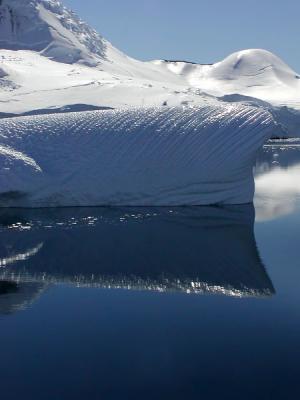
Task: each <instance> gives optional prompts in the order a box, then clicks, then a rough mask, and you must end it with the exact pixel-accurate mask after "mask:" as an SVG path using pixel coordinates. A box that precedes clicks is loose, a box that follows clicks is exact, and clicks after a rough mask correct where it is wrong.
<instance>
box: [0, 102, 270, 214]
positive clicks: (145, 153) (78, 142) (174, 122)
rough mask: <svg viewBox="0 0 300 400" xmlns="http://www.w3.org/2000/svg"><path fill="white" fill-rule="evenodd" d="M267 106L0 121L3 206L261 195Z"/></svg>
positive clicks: (232, 199) (229, 199)
mask: <svg viewBox="0 0 300 400" xmlns="http://www.w3.org/2000/svg"><path fill="white" fill-rule="evenodd" d="M275 129H277V128H276V124H275V122H274V121H273V118H272V116H271V114H270V113H269V112H267V111H265V110H264V109H261V108H254V107H247V106H243V105H236V104H226V103H225V104H224V105H220V104H217V105H216V104H213V103H212V104H210V105H207V106H205V107H199V108H167V107H161V108H151V109H145V108H142V109H133V110H132V109H131V110H120V111H114V110H112V111H94V112H84V113H71V114H61V115H48V116H38V117H37V116H36V117H24V118H14V119H6V120H2V121H1V122H0V171H1V174H0V205H1V206H29V207H37V206H71V205H81V206H87V205H185V204H189V205H197V204H199V205H200V204H213V203H247V202H250V201H252V199H253V194H254V183H253V174H252V166H253V164H254V159H255V156H256V152H257V150H258V149H260V148H261V146H262V145H263V143H264V141H265V140H266V139H268V138H269V137H270V136H271V134H273V133H274V130H275Z"/></svg>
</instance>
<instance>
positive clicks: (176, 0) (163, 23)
mask: <svg viewBox="0 0 300 400" xmlns="http://www.w3.org/2000/svg"><path fill="white" fill-rule="evenodd" d="M62 2H63V3H64V4H65V5H66V6H68V7H70V8H72V9H73V10H74V11H75V12H76V13H77V14H79V16H80V17H81V18H82V19H84V20H85V21H87V22H88V23H89V24H90V25H92V26H93V27H94V28H95V29H96V30H97V31H99V33H101V34H102V35H103V36H104V37H105V38H106V39H108V40H109V41H110V42H112V44H113V45H114V46H116V47H117V48H119V49H120V50H122V51H123V52H125V53H126V54H128V55H130V56H132V57H134V58H138V59H141V60H150V59H158V58H164V59H184V60H190V61H195V62H202V63H210V62H215V61H218V60H221V59H222V58H224V57H226V56H227V55H229V54H230V53H232V52H234V51H237V50H242V49H247V48H264V49H267V50H270V51H272V52H273V53H275V54H277V55H278V56H280V57H281V58H282V59H283V60H284V61H285V62H287V63H288V64H289V65H290V66H291V67H292V68H293V69H295V70H296V71H297V72H298V73H300V0H251V1H250V0H249V1H245V0H62Z"/></svg>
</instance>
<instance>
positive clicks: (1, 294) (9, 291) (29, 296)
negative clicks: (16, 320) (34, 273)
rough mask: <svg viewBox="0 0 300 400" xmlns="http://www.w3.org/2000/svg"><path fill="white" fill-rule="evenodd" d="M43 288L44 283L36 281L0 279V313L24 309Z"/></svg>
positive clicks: (44, 286)
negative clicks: (25, 281)
mask: <svg viewBox="0 0 300 400" xmlns="http://www.w3.org/2000/svg"><path fill="white" fill-rule="evenodd" d="M45 288H46V285H44V284H43V283H37V282H27V283H24V282H22V283H18V282H15V281H0V314H11V313H13V312H16V311H20V310H24V309H26V308H27V307H29V306H30V304H32V303H33V302H34V301H35V300H36V299H37V298H38V297H39V296H40V295H41V293H42V292H43V291H44V290H45Z"/></svg>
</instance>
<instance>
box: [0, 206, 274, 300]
mask: <svg viewBox="0 0 300 400" xmlns="http://www.w3.org/2000/svg"><path fill="white" fill-rule="evenodd" d="M19 221H22V222H19ZM1 223H2V228H1V227H0V231H1V246H0V249H2V250H3V248H7V247H10V248H11V247H13V246H14V244H16V243H20V242H21V243H24V241H23V239H26V240H27V241H29V242H30V243H33V242H36V246H40V243H43V246H42V247H41V246H40V247H39V251H38V252H32V257H30V258H28V257H27V258H26V257H24V259H23V260H22V262H15V263H11V264H9V265H7V266H6V268H2V269H1V270H0V279H1V280H6V281H17V282H18V283H19V284H21V283H22V282H31V283H32V282H35V283H43V284H56V283H67V284H73V285H76V286H84V287H86V286H87V287H103V288H123V289H133V290H153V291H159V292H165V291H181V292H185V293H197V294H203V293H212V294H225V295H231V296H238V297H242V296H269V295H272V294H273V293H274V288H273V285H272V283H271V281H270V279H269V277H268V275H267V273H266V271H265V268H264V266H263V264H262V261H261V259H260V257H259V254H258V250H257V247H256V243H255V238H254V233H253V224H254V208H253V206H252V205H241V206H226V207H186V208H184V207H178V208H172V209H169V208H168V209H167V208H127V209H125V208H77V209H76V208H75V209H72V208H71V209H48V210H46V209H40V210H32V209H31V210H26V209H22V210H21V209H19V210H17V209H15V210H13V209H10V210H5V211H3V210H2V214H1V215H0V224H1ZM24 228H26V229H24ZM36 248H38V247H36ZM27 253H29V252H27ZM0 257H3V256H2V255H1V254H0ZM0 301H1V300H0Z"/></svg>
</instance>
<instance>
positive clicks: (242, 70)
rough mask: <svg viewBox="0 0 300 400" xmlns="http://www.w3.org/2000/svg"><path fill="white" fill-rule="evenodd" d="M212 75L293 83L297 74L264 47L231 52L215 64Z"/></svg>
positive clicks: (222, 77) (218, 77)
mask: <svg viewBox="0 0 300 400" xmlns="http://www.w3.org/2000/svg"><path fill="white" fill-rule="evenodd" d="M210 75H211V77H214V78H215V79H221V80H234V79H241V78H242V77H243V78H249V79H254V80H256V79H262V78H264V79H267V80H270V79H277V80H278V81H281V82H284V83H286V84H292V83H294V82H295V79H298V78H299V77H297V74H296V73H295V72H294V71H293V70H292V69H291V68H290V67H289V66H288V65H287V64H285V63H284V62H283V61H282V60H281V59H280V58H279V57H277V56H276V55H275V54H273V53H271V52H269V51H267V50H262V49H249V50H242V51H238V52H236V53H233V54H231V55H230V56H228V57H227V58H225V60H223V61H221V62H218V63H216V64H214V65H213V66H212V68H211V74H210Z"/></svg>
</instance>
